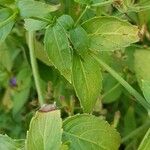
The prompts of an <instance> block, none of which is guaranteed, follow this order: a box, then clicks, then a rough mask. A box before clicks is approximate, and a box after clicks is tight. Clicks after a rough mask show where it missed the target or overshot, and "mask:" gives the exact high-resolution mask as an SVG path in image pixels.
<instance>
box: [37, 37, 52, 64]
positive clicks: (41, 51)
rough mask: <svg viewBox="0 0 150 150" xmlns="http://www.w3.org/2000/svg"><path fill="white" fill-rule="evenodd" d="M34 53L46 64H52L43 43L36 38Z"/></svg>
mask: <svg viewBox="0 0 150 150" xmlns="http://www.w3.org/2000/svg"><path fill="white" fill-rule="evenodd" d="M35 55H36V58H38V59H39V60H40V61H42V62H43V63H44V64H46V65H47V66H52V63H51V61H50V60H49V59H48V55H47V53H46V51H45V50H44V45H43V44H42V43H40V42H39V41H37V40H35Z"/></svg>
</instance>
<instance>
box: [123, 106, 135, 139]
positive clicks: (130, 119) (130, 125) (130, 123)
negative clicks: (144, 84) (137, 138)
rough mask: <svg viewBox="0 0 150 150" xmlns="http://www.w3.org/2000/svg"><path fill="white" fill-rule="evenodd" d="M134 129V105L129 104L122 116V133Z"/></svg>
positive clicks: (127, 133)
mask: <svg viewBox="0 0 150 150" xmlns="http://www.w3.org/2000/svg"><path fill="white" fill-rule="evenodd" d="M135 129H136V118H135V112H134V107H133V106H130V107H129V108H128V110H127V112H126V114H125V116H124V135H125V136H127V135H129V134H130V133H131V132H132V131H134V130H135Z"/></svg>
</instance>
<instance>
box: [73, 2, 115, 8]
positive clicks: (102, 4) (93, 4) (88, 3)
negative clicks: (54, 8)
mask: <svg viewBox="0 0 150 150" xmlns="http://www.w3.org/2000/svg"><path fill="white" fill-rule="evenodd" d="M75 2H77V3H80V4H86V5H90V6H94V7H95V6H104V5H107V4H111V3H113V0H75Z"/></svg>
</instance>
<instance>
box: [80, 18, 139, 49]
mask: <svg viewBox="0 0 150 150" xmlns="http://www.w3.org/2000/svg"><path fill="white" fill-rule="evenodd" d="M82 27H83V28H84V29H85V30H86V31H87V33H88V35H89V38H90V49H91V50H94V51H107V50H109V51H113V50H117V49H120V48H123V47H127V46H129V45H130V44H131V43H135V42H137V41H138V40H139V37H138V31H139V30H138V27H137V26H134V25H131V24H130V23H128V22H127V21H124V20H120V19H118V18H115V17H95V18H92V19H90V20H87V21H86V22H84V23H83V24H82Z"/></svg>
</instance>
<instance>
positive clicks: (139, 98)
mask: <svg viewBox="0 0 150 150" xmlns="http://www.w3.org/2000/svg"><path fill="white" fill-rule="evenodd" d="M93 57H94V58H95V60H96V61H97V62H98V63H99V64H100V65H101V66H102V67H103V68H104V69H105V70H107V71H108V72H109V73H110V74H111V75H112V76H113V77H114V78H115V79H116V80H117V81H118V82H119V83H120V84H121V85H122V86H123V87H124V88H126V90H127V91H128V92H129V93H130V94H131V95H133V96H134V97H135V99H136V100H137V101H138V102H139V103H140V104H141V105H142V106H143V107H144V108H145V109H146V110H147V111H148V113H149V112H150V105H149V104H148V103H147V102H146V100H145V99H144V98H143V97H142V96H141V95H140V94H139V93H138V92H137V91H136V90H135V89H134V88H133V87H132V86H131V85H130V84H129V83H128V82H126V81H125V80H124V79H123V78H122V77H121V76H120V75H119V74H118V73H117V72H116V71H114V70H113V69H112V68H111V67H109V66H108V65H107V64H106V63H105V62H103V61H102V60H101V59H99V58H98V57H97V56H96V55H93Z"/></svg>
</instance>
